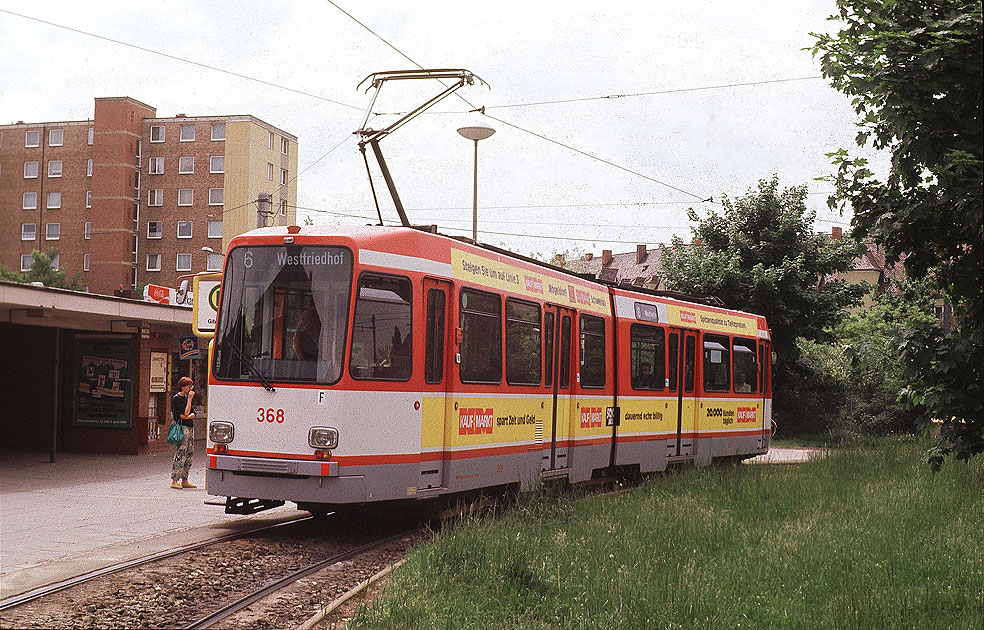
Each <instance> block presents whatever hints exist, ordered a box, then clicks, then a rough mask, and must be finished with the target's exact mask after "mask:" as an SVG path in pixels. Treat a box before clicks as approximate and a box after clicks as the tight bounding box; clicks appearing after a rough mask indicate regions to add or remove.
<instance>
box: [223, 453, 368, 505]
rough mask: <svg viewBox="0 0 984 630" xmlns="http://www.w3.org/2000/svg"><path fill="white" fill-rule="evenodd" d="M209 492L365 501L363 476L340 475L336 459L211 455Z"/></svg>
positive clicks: (295, 499)
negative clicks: (320, 460) (334, 460)
mask: <svg viewBox="0 0 984 630" xmlns="http://www.w3.org/2000/svg"><path fill="white" fill-rule="evenodd" d="M208 464H209V467H208V470H207V471H206V474H205V480H206V484H207V487H208V493H209V494H212V495H216V496H225V497H249V498H255V499H270V500H280V501H293V502H308V503H339V504H340V503H365V502H366V501H367V500H368V491H367V488H366V478H365V476H364V475H339V474H338V463H337V462H317V461H306V460H289V459H274V458H262V457H238V456H234V455H209V462H208Z"/></svg>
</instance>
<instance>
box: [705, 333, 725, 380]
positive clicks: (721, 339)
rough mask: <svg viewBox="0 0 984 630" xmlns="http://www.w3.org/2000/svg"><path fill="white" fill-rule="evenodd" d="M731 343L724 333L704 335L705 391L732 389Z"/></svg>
mask: <svg viewBox="0 0 984 630" xmlns="http://www.w3.org/2000/svg"><path fill="white" fill-rule="evenodd" d="M730 345H731V343H730V342H729V341H728V338H727V337H725V336H724V335H704V363H703V369H704V391H705V392H727V391H731V375H730V367H731V356H730V355H731V351H730V350H729V346H730Z"/></svg>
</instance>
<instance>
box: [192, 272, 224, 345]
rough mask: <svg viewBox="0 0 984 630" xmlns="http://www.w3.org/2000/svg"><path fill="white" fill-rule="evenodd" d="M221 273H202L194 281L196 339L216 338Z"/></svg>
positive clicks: (193, 328)
mask: <svg viewBox="0 0 984 630" xmlns="http://www.w3.org/2000/svg"><path fill="white" fill-rule="evenodd" d="M221 282H222V274H221V273H200V274H197V275H196V276H195V277H194V278H193V279H192V283H193V284H192V286H193V287H194V295H195V299H194V301H193V303H192V308H193V309H194V317H193V318H192V324H193V326H192V330H194V332H195V336H196V337H201V338H205V339H209V338H211V337H214V336H215V320H216V319H217V317H218V312H219V287H220V285H221Z"/></svg>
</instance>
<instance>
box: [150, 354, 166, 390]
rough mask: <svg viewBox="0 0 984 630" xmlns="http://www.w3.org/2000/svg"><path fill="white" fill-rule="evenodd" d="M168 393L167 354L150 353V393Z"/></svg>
mask: <svg viewBox="0 0 984 630" xmlns="http://www.w3.org/2000/svg"><path fill="white" fill-rule="evenodd" d="M166 391H167V353H166V352H151V353H150V392H151V393H161V392H166Z"/></svg>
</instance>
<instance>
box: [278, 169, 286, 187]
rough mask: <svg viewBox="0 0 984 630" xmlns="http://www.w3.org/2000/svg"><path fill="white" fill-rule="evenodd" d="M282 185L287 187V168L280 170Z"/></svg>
mask: <svg viewBox="0 0 984 630" xmlns="http://www.w3.org/2000/svg"><path fill="white" fill-rule="evenodd" d="M280 185H281V186H286V185H287V169H285V168H282V169H280Z"/></svg>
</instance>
